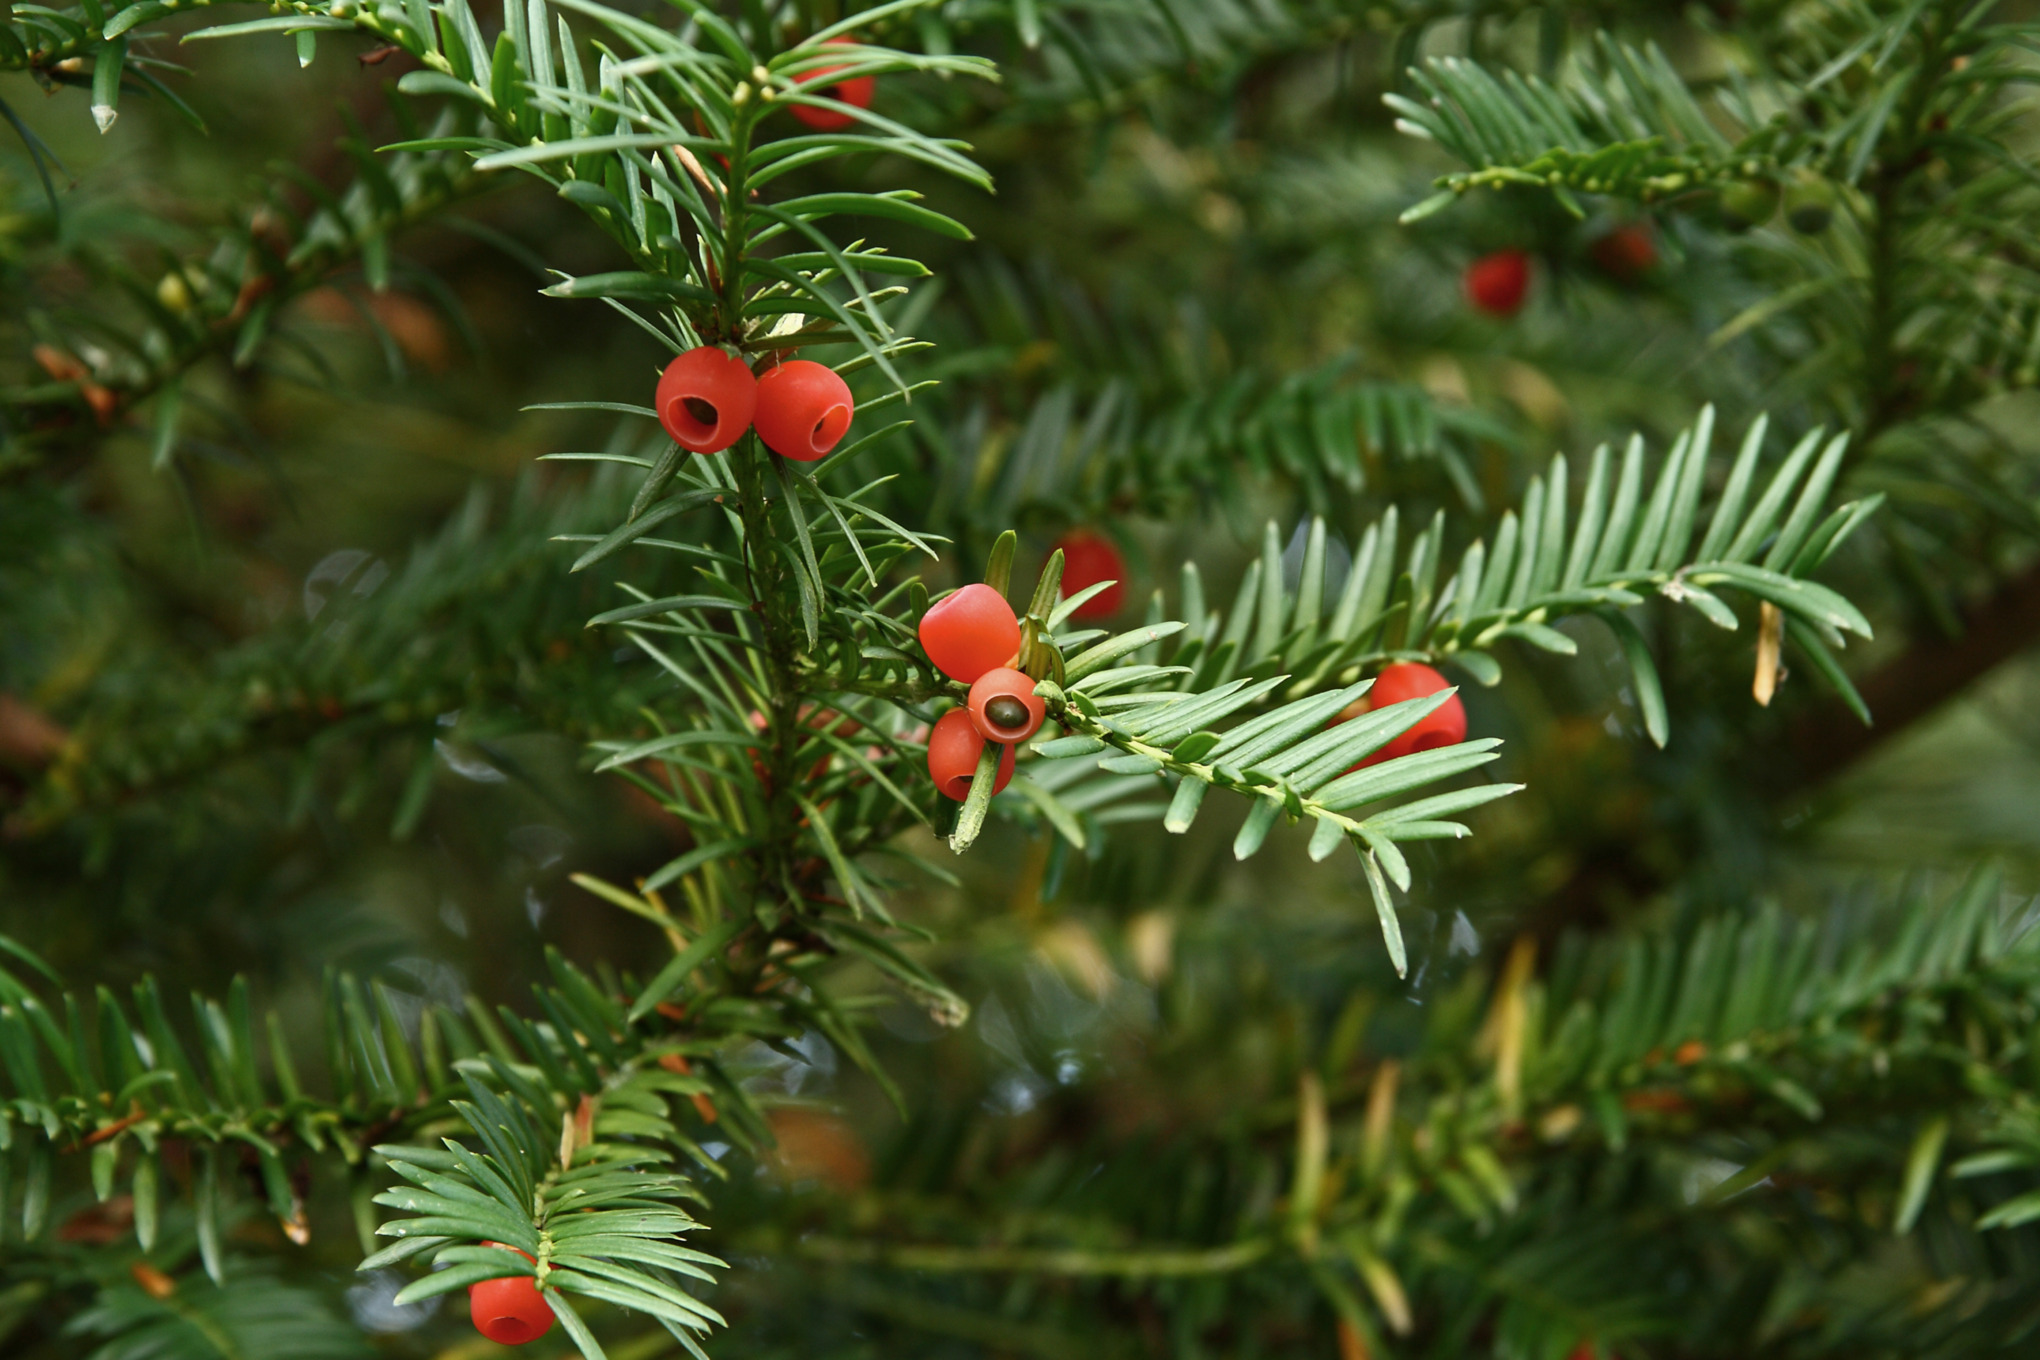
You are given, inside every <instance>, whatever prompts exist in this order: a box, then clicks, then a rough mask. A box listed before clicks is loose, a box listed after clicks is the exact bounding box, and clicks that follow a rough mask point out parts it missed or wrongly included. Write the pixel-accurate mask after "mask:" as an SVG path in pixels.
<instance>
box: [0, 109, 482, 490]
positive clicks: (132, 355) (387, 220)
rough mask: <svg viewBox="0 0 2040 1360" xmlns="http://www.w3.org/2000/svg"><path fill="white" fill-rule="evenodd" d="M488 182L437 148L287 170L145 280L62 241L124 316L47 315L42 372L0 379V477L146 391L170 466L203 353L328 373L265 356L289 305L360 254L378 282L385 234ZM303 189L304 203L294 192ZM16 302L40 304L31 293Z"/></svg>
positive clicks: (450, 123)
mask: <svg viewBox="0 0 2040 1360" xmlns="http://www.w3.org/2000/svg"><path fill="white" fill-rule="evenodd" d="M438 121H439V125H440V127H442V128H443V129H446V130H451V129H453V128H456V127H458V126H460V125H461V123H462V122H463V121H472V120H471V119H470V120H464V119H463V117H462V116H461V114H460V112H459V111H458V110H448V111H446V112H445V113H443V114H442V115H441V116H440V118H439V120H438ZM371 181H373V185H371ZM487 183H488V180H487V179H486V178H485V177H483V176H480V175H478V174H476V173H475V172H474V171H472V170H471V169H469V168H468V165H467V162H466V158H464V157H457V156H454V155H452V154H449V153H445V152H436V153H435V152H422V153H411V154H404V155H398V156H391V157H386V158H383V159H382V160H381V161H373V162H366V163H364V164H363V166H362V173H360V174H359V175H357V177H356V178H355V179H354V180H353V181H352V182H351V183H348V184H344V185H341V186H338V187H328V186H326V185H322V184H319V183H317V182H316V181H314V180H311V179H309V178H307V177H304V176H302V175H299V174H295V173H294V174H292V175H290V176H287V177H284V178H281V179H279V180H277V181H275V182H274V183H272V184H271V185H270V186H269V187H268V191H267V193H266V194H265V195H264V198H263V200H262V202H261V203H260V204H259V205H257V206H256V207H254V208H253V209H251V210H246V211H242V212H238V213H236V214H235V215H234V220H233V224H232V225H231V226H229V227H227V228H225V229H224V230H222V231H220V232H219V233H218V234H217V236H216V238H215V239H214V241H213V242H212V243H211V244H210V245H209V246H208V247H207V248H206V249H205V250H203V251H197V252H192V253H190V254H187V255H185V256H183V257H181V258H180V257H174V256H168V255H164V256H162V258H161V259H160V261H159V262H158V263H159V264H160V266H161V269H162V272H161V273H160V274H159V275H157V276H156V277H154V278H153V279H152V278H151V277H149V275H148V273H147V268H148V267H147V266H144V265H140V264H139V263H138V261H137V260H135V259H130V258H128V257H126V256H125V255H124V254H123V253H121V252H119V251H117V250H115V249H109V248H108V246H109V244H110V243H106V242H103V241H101V240H100V239H98V238H97V236H96V235H92V234H86V235H80V236H74V237H71V238H69V239H68V240H67V241H66V243H65V247H64V248H65V249H66V251H67V253H68V254H69V255H70V256H71V258H72V259H73V260H74V261H75V262H76V263H77V264H78V265H79V266H80V267H81V268H83V269H84V270H86V271H87V272H88V274H89V275H90V276H92V277H93V278H94V279H95V280H98V281H101V282H103V283H104V284H105V285H106V286H107V287H108V288H109V289H110V290H112V291H114V292H116V293H118V294H119V295H120V296H121V297H122V298H123V299H124V300H125V302H126V303H127V308H126V312H127V315H124V316H119V317H114V316H106V315H99V314H78V315H70V314H67V313H65V312H63V311H58V312H55V313H52V314H50V315H48V316H47V317H46V318H42V319H43V324H42V325H41V326H39V327H38V328H37V332H38V338H39V339H40V340H41V341H42V342H43V343H42V344H41V345H39V346H38V348H37V351H36V359H37V361H38V363H39V364H40V365H41V367H42V369H43V372H44V376H45V377H46V378H47V381H44V382H40V383H36V384H33V385H29V386H23V387H16V388H11V389H0V429H4V430H5V431H6V432H7V435H8V438H7V448H6V453H5V456H4V457H0V481H4V480H8V479H12V478H18V477H21V476H25V475H28V474H30V473H32V472H48V471H50V470H51V469H52V468H63V469H65V470H74V468H75V466H76V463H77V459H78V455H79V453H80V451H81V449H82V448H83V447H85V446H89V445H91V444H93V443H96V442H97V441H99V440H101V439H103V438H104V437H105V433H106V432H107V431H108V430H110V429H113V428H117V427H119V426H121V425H124V424H126V423H128V422H129V421H130V420H131V419H132V418H134V417H135V416H136V415H137V413H138V410H139V408H142V407H144V406H146V405H147V404H148V403H149V402H150V400H151V399H152V398H154V399H155V406H154V409H153V411H152V418H151V426H152V431H151V436H150V437H151V440H152V442H153V445H154V458H155V461H156V463H157V465H158V466H159V467H160V466H162V465H164V464H166V463H167V462H168V461H169V460H171V459H172V458H174V457H175V456H176V454H177V450H178V445H179V442H180V432H181V426H182V425H183V424H185V423H187V422H188V414H187V412H186V404H185V403H184V402H183V401H182V400H181V383H182V379H183V378H184V376H185V375H186V374H187V373H188V372H190V371H191V370H192V369H193V368H196V367H197V366H199V365H200V364H202V363H204V362H206V361H207V360H209V359H214V358H228V359H230V360H231V361H232V363H233V364H234V365H235V366H236V367H247V366H251V365H256V366H261V367H263V368H265V369H268V370H271V371H276V372H279V373H282V374H284V375H286V376H289V377H292V378H294V379H296V380H298V381H306V380H308V379H309V380H310V381H313V382H324V381H326V378H325V376H324V375H322V374H321V373H320V372H319V371H318V370H317V369H313V370H312V371H311V372H309V373H307V372H306V371H305V370H303V369H300V368H296V367H286V366H284V365H282V364H280V363H276V362H274V360H275V357H276V351H277V350H278V348H279V346H280V344H289V345H292V346H294V347H295V346H302V345H303V343H304V342H302V341H301V340H299V339H298V338H297V337H295V336H292V335H290V334H288V333H287V331H288V325H287V315H286V314H287V310H288V308H289V306H290V304H291V303H292V302H293V301H295V300H296V299H298V298H299V297H301V296H303V295H304V294H305V293H307V292H309V291H311V290H312V289H314V288H318V287H321V286H324V285H326V284H327V283H329V282H330V281H332V280H333V279H334V277H335V276H336V275H337V274H339V273H340V272H342V271H344V270H346V269H348V268H349V267H352V266H355V265H357V264H358V265H359V266H360V267H361V268H362V270H363V273H364V275H365V278H366V281H367V282H368V284H369V286H370V287H371V288H374V289H377V290H380V289H382V288H384V287H386V286H387V285H388V283H389V281H390V274H391V268H392V260H391V255H390V243H391V241H392V240H393V239H394V238H395V237H397V236H398V235H400V234H401V233H403V232H404V231H406V230H408V229H410V228H411V227H414V226H416V225H419V224H420V223H423V222H426V221H428V220H430V219H432V218H433V217H435V216H437V215H438V214H440V213H441V212H444V211H445V210H447V209H448V208H450V207H452V206H454V205H456V204H458V203H460V202H462V201H463V200H465V199H467V198H469V197H471V196H473V195H474V194H476V193H477V192H479V191H480V190H481V189H482V188H484V187H485V186H486V185H487ZM300 192H301V193H302V194H303V195H304V196H305V197H306V198H308V199H309V200H310V202H309V203H308V204H304V205H300V204H298V203H296V202H294V201H293V200H294V198H296V197H297V195H298V193H300ZM22 305H23V306H24V308H25V309H27V308H35V307H36V304H35V300H33V299H23V301H22ZM36 310H37V312H38V315H39V316H40V309H39V308H36ZM369 321H370V324H371V325H375V326H378V327H379V325H380V323H378V322H376V321H375V320H374V318H373V317H372V316H371V317H369ZM385 340H386V341H387V337H385ZM395 348H396V347H395V345H394V343H393V342H389V343H386V344H385V349H386V350H387V351H389V352H394V351H395ZM81 356H94V357H93V358H91V359H87V358H84V357H81Z"/></svg>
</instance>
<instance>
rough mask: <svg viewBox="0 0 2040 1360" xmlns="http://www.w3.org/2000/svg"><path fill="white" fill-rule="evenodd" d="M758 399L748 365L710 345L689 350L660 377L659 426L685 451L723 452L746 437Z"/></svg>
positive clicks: (656, 405) (655, 402) (657, 398)
mask: <svg viewBox="0 0 2040 1360" xmlns="http://www.w3.org/2000/svg"><path fill="white" fill-rule="evenodd" d="M757 401H758V380H757V379H756V378H754V377H752V376H751V369H750V367H749V365H747V364H745V363H744V361H743V360H742V359H737V358H732V357H731V356H730V355H728V354H725V353H724V352H723V351H722V350H720V349H717V348H716V347H715V346H714V345H702V346H700V347H699V348H697V349H690V350H688V351H687V352H686V353H685V354H683V355H681V356H680V357H679V358H677V359H675V360H674V361H673V362H672V363H670V364H667V365H666V371H665V372H664V373H663V374H661V375H660V377H659V389H658V392H657V394H656V395H655V396H654V397H653V400H652V405H653V408H654V409H655V410H657V411H658V413H659V424H661V425H663V426H664V427H665V429H666V433H667V434H669V435H671V436H672V437H673V442H674V443H676V444H678V445H679V446H680V447H681V448H683V449H686V450H687V451H688V452H689V453H721V452H722V451H723V450H724V449H726V448H728V447H729V446H730V445H732V444H734V443H736V442H737V441H738V440H739V439H741V438H743V437H744V431H745V430H747V429H749V428H750V426H751V416H752V413H753V411H754V410H755V408H756V406H757Z"/></svg>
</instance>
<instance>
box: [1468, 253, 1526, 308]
mask: <svg viewBox="0 0 2040 1360" xmlns="http://www.w3.org/2000/svg"><path fill="white" fill-rule="evenodd" d="M1465 284H1466V300H1467V301H1468V302H1471V303H1472V304H1473V305H1474V306H1475V307H1478V308H1479V309H1480V310H1481V311H1483V312H1486V313H1487V314H1488V315H1489V316H1514V315H1515V314H1516V313H1517V312H1519V311H1521V310H1522V309H1523V299H1524V298H1525V297H1526V296H1528V295H1529V292H1530V253H1529V252H1528V251H1525V250H1515V249H1510V250H1497V251H1495V252H1494V253H1493V254H1491V255H1483V256H1481V257H1480V258H1479V259H1477V260H1475V261H1474V262H1473V263H1472V264H1470V265H1468V266H1467V267H1466V278H1465Z"/></svg>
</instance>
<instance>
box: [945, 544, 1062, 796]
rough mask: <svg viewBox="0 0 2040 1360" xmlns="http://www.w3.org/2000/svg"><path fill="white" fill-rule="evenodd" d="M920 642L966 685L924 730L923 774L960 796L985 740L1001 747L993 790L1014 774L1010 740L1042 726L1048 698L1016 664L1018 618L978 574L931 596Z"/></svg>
mask: <svg viewBox="0 0 2040 1360" xmlns="http://www.w3.org/2000/svg"><path fill="white" fill-rule="evenodd" d="M920 637H921V649H922V650H923V651H925V652H927V653H928V659H929V660H930V661H933V662H934V663H935V667H936V669H937V670H939V671H941V672H942V673H943V674H944V675H946V676H948V677H949V678H950V679H952V680H956V681H960V682H962V683H964V684H967V685H969V686H970V697H969V698H968V699H967V700H966V701H965V703H964V706H963V707H962V708H958V709H953V710H951V711H950V712H948V713H945V714H943V715H942V716H941V717H940V718H938V719H937V720H936V722H935V728H934V730H933V731H931V732H930V733H929V734H928V776H929V778H931V779H933V780H934V781H935V787H936V788H938V789H940V790H941V791H942V793H943V795H944V796H945V797H949V798H954V799H956V800H957V801H958V802H962V801H963V800H964V799H965V798H967V797H969V796H970V784H971V779H972V777H973V776H974V775H975V774H976V772H977V763H978V757H979V756H980V755H982V754H983V753H984V749H985V743H986V742H988V741H994V742H998V743H999V744H1001V745H1003V746H1004V747H1005V748H1006V750H1005V753H1004V754H1003V755H1002V756H1001V757H1000V759H999V771H998V775H997V778H996V782H994V784H993V785H992V792H993V793H997V792H998V791H999V790H1000V789H1003V788H1005V787H1006V781H1007V780H1009V779H1011V778H1012V777H1013V748H1014V746H1015V745H1016V744H1017V743H1019V742H1023V741H1025V740H1027V739H1028V738H1029V737H1031V736H1033V735H1034V734H1035V733H1036V732H1038V731H1040V730H1041V723H1042V720H1043V718H1045V717H1046V716H1047V706H1046V705H1045V704H1043V703H1042V701H1041V696H1040V695H1038V694H1036V693H1035V692H1034V679H1033V677H1032V676H1029V675H1028V674H1027V673H1026V672H1024V671H1018V670H1015V669H1013V661H1014V659H1015V658H1016V657H1017V656H1018V654H1019V651H1020V620H1019V618H1018V616H1017V615H1015V614H1014V613H1013V606H1011V605H1009V604H1007V603H1006V598H1005V596H1003V595H1001V594H999V592H998V591H996V590H994V589H992V588H991V587H990V586H988V585H985V584H984V583H983V582H978V583H976V584H973V585H967V586H965V587H964V588H963V589H961V590H959V591H956V592H955V593H953V594H951V595H949V596H947V597H945V598H943V599H941V600H939V601H937V602H936V604H935V605H934V607H933V608H931V609H929V611H928V612H927V613H926V614H923V615H922V616H921V627H920Z"/></svg>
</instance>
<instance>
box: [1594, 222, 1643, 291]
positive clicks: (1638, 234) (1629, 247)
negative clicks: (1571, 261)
mask: <svg viewBox="0 0 2040 1360" xmlns="http://www.w3.org/2000/svg"><path fill="white" fill-rule="evenodd" d="M1587 251H1588V253H1589V254H1591V255H1592V256H1593V257H1594V263H1595V264H1597V265H1599V266H1600V267H1601V269H1602V271H1603V272H1604V273H1606V274H1608V275H1609V276H1611V277H1612V278H1615V279H1616V280H1618V281H1620V282H1622V283H1635V282H1636V281H1637V280H1639V279H1641V278H1643V277H1644V276H1645V275H1647V274H1649V273H1650V272H1651V270H1653V269H1656V268H1657V262H1658V255H1657V239H1656V238H1655V237H1653V236H1652V235H1651V232H1650V228H1649V227H1648V226H1645V225H1644V224H1643V223H1641V222H1630V223H1627V224H1626V225H1623V226H1620V227H1617V228H1615V230H1613V231H1611V232H1609V233H1607V234H1606V235H1605V236H1601V237H1598V238H1596V239H1595V241H1594V243H1593V245H1591V246H1589V247H1587Z"/></svg>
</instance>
